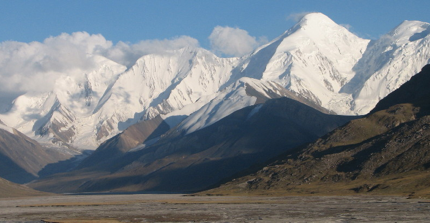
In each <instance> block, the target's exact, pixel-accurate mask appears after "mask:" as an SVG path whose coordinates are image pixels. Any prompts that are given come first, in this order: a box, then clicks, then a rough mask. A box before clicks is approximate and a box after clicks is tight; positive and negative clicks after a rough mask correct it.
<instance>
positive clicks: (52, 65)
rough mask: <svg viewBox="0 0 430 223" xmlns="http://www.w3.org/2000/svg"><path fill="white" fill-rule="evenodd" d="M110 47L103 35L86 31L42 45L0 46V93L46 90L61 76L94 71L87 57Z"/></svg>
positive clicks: (32, 43) (11, 43)
mask: <svg viewBox="0 0 430 223" xmlns="http://www.w3.org/2000/svg"><path fill="white" fill-rule="evenodd" d="M111 46H112V43H111V42H110V41H106V39H105V38H104V37H103V36H101V35H90V34H88V33H85V32H77V33H73V34H61V35H59V36H56V37H49V38H47V39H45V41H44V42H43V43H41V42H31V43H21V42H12V41H8V42H3V43H0V77H1V79H0V87H1V90H2V91H3V92H9V93H12V94H14V93H15V94H16V93H18V92H29V91H35V92H38V91H45V90H46V89H50V88H52V86H53V83H54V82H55V79H56V78H57V77H58V76H59V75H61V74H64V73H68V72H70V71H71V70H83V71H85V70H89V69H91V68H93V66H94V61H93V58H92V57H90V56H89V55H91V54H93V53H94V52H95V50H96V49H100V48H109V47H111Z"/></svg>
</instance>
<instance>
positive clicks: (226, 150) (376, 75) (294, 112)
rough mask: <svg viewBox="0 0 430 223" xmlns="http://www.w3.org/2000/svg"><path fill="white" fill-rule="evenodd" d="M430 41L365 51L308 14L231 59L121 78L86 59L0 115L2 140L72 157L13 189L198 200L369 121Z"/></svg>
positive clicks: (396, 34)
mask: <svg viewBox="0 0 430 223" xmlns="http://www.w3.org/2000/svg"><path fill="white" fill-rule="evenodd" d="M429 30H430V24H429V23H425V22H419V21H405V22H403V23H402V24H400V25H399V26H397V27H396V28H394V29H393V30H392V31H390V32H389V33H387V34H386V35H384V36H382V37H381V38H380V39H378V40H367V39H362V38H360V37H357V36H356V35H355V34H353V33H351V32H350V31H348V30H347V29H346V28H345V27H343V26H341V25H338V24H336V23H335V22H333V21H332V20H331V19H330V18H328V17H327V16H325V15H323V14H321V13H310V14H308V15H306V16H304V17H303V18H302V19H301V20H300V21H299V22H298V23H297V24H296V25H295V26H293V27H292V28H290V29H289V30H287V31H286V32H285V33H283V34H282V35H281V36H279V37H278V38H276V39H274V40H273V41H271V42H269V43H267V44H266V45H264V46H261V47H260V48H258V49H257V50H255V52H253V53H252V54H250V55H247V56H244V57H241V58H219V57H217V56H216V55H214V54H213V53H212V52H209V51H207V50H205V49H202V48H196V47H185V48H181V49H178V50H169V51H165V52H158V53H153V54H148V55H145V56H143V57H141V58H139V59H138V60H137V61H136V62H135V64H133V65H131V66H128V67H126V66H124V65H122V64H119V63H117V62H114V61H112V60H110V59H108V58H105V57H103V56H100V55H93V57H94V64H95V65H94V69H93V70H92V71H91V72H82V71H79V70H73V71H70V72H73V75H69V76H68V75H63V76H59V78H58V79H57V80H56V81H55V86H54V89H53V90H52V91H51V90H50V91H47V92H42V93H37V94H35V93H24V94H22V95H20V96H19V97H17V98H16V99H15V100H14V101H13V102H11V104H6V105H1V106H0V107H1V108H8V109H6V110H4V111H3V112H2V113H1V114H0V120H2V121H3V122H4V123H3V124H4V126H5V128H10V127H12V128H14V129H15V130H16V131H19V132H22V133H23V135H26V136H28V137H30V138H32V139H34V140H36V141H38V143H39V144H41V145H43V147H47V148H49V149H47V148H42V150H44V151H55V152H53V153H56V154H57V153H59V154H63V156H64V157H70V155H71V154H73V155H80V156H77V157H75V158H72V159H70V160H64V158H62V159H56V160H55V159H53V160H49V159H50V158H46V159H45V158H43V160H47V161H42V162H41V163H42V164H41V165H40V166H37V167H34V166H33V167H31V168H27V169H26V171H25V172H27V173H29V174H30V175H28V176H29V177H27V178H26V177H25V176H24V175H25V174H24V175H23V174H21V175H16V179H14V181H15V182H28V181H29V180H30V179H33V178H36V177H38V176H46V177H45V178H43V179H41V180H39V181H37V182H33V183H32V184H31V185H32V187H34V188H38V189H41V190H48V191H57V192H65V191H67V192H77V191H81V192H83V191H138V190H147V191H149V190H158V191H195V190H201V189H204V188H207V187H209V186H211V185H213V184H216V183H217V182H219V181H220V180H222V179H224V178H228V177H229V176H232V175H234V174H236V173H238V172H240V171H245V170H246V169H248V168H250V167H252V166H258V165H260V164H261V163H264V162H266V161H267V160H269V159H271V158H273V157H275V156H278V155H279V154H281V153H283V152H286V151H289V150H290V149H293V148H296V147H297V146H300V145H303V144H305V143H310V142H312V141H314V140H317V139H318V138H319V137H321V136H323V135H325V134H327V133H328V132H330V131H332V130H334V129H336V128H337V127H339V126H342V125H344V124H345V123H347V122H348V121H350V120H353V119H357V118H361V115H365V114H367V113H368V112H370V111H371V110H372V109H374V107H375V105H377V103H378V102H379V101H380V100H381V99H383V98H384V97H385V96H387V95H389V94H390V93H392V92H393V91H395V90H396V89H397V88H399V87H400V86H401V85H402V84H404V83H405V82H407V81H408V80H409V79H410V78H411V77H412V76H414V75H415V74H416V73H418V72H419V71H420V69H421V68H422V67H423V66H425V65H426V64H428V63H429V61H430V35H429V34H430V32H429ZM72 76H73V77H72ZM77 77H78V78H77ZM380 103H383V102H382V101H381V102H380ZM378 106H382V105H381V104H378ZM339 115H342V116H339ZM360 120H361V119H360ZM365 120H366V119H365ZM356 121H357V120H356ZM357 122H360V121H357ZM351 123H355V121H353V122H351ZM348 125H349V124H348ZM372 125H373V124H372ZM375 128H376V127H375ZM384 128H385V129H387V128H389V127H387V126H386V127H380V128H379V127H378V126H377V128H376V129H379V130H381V129H382V130H381V131H383V130H384ZM379 130H375V132H373V133H372V134H380V133H381V132H379ZM336 131H338V130H336ZM363 131H364V130H363ZM384 131H385V130H384ZM365 132H366V133H365V136H363V137H367V136H368V135H367V134H368V133H367V132H368V131H365ZM369 134H370V133H369ZM344 135H347V134H346V133H345V134H344ZM373 136H375V135H373ZM354 137H361V136H360V134H358V135H356V136H354ZM8 148H9V150H10V149H11V148H13V147H8ZM86 150H90V151H94V152H93V153H92V154H91V155H90V156H88V157H86V158H85V159H84V158H83V157H85V156H86V154H87V153H86V152H85V151H86ZM25 153H27V152H26V151H24V150H23V151H22V153H21V154H25ZM37 154H38V153H37V152H36V154H34V155H31V156H34V157H37V156H38V155H37ZM41 154H42V152H41ZM16 157H19V156H16ZM13 160H15V161H14V162H16V163H17V162H18V161H16V159H13ZM59 160H63V161H62V162H58V161H59ZM55 162H57V163H55ZM48 164H49V165H48ZM6 172H7V173H4V174H8V173H11V172H10V171H6ZM61 172H63V173H61ZM23 173H24V172H23ZM54 173H57V174H54ZM51 174H54V175H52V176H48V175H51ZM0 177H4V175H0ZM7 179H11V180H12V178H7Z"/></svg>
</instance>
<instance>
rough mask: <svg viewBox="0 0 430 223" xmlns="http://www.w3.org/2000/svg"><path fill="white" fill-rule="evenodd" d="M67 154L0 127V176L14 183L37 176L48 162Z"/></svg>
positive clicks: (63, 157)
mask: <svg viewBox="0 0 430 223" xmlns="http://www.w3.org/2000/svg"><path fill="white" fill-rule="evenodd" d="M67 158H68V156H65V155H63V154H60V153H58V152H55V151H48V150H47V149H45V148H43V147H42V146H41V145H40V144H39V143H37V142H36V141H34V140H32V139H30V138H28V137H27V136H25V135H24V134H22V133H20V132H18V131H17V130H13V133H11V132H8V131H6V130H3V129H0V177H2V178H5V179H7V180H9V181H12V182H15V183H26V182H29V181H31V180H34V179H36V178H37V177H38V172H39V171H40V170H41V169H42V168H43V167H45V166H46V165H47V164H49V163H55V162H57V161H59V160H62V159H67Z"/></svg>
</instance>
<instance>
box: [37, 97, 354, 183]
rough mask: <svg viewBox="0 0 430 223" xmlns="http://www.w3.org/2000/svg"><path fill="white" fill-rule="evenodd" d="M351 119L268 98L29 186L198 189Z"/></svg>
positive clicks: (288, 100)
mask: <svg viewBox="0 0 430 223" xmlns="http://www.w3.org/2000/svg"><path fill="white" fill-rule="evenodd" d="M314 107H316V106H314ZM321 110H322V109H321ZM353 118H355V117H345V116H336V115H329V114H325V113H323V112H321V111H319V110H317V109H315V108H312V107H310V106H308V105H305V104H303V103H301V102H298V101H296V100H293V99H290V98H279V99H272V100H268V101H266V102H265V103H264V104H260V105H255V106H251V107H247V108H244V109H242V110H239V111H237V112H235V113H233V114H231V115H229V116H227V117H226V118H224V119H222V120H220V121H219V122H217V123H215V124H213V125H211V126H208V127H206V128H204V129H201V130H199V131H196V132H194V133H191V134H189V135H182V134H181V133H180V132H177V131H176V130H175V129H172V130H170V131H169V132H168V133H166V134H165V135H163V136H162V137H161V139H160V140H159V141H158V142H157V143H156V144H154V145H152V146H148V147H145V148H141V149H140V150H135V149H133V150H128V149H127V150H126V151H122V152H121V151H120V150H119V149H115V151H117V153H115V154H116V156H115V157H109V158H106V159H100V158H96V157H95V156H94V157H92V158H91V157H90V158H89V159H92V160H98V161H97V162H94V163H90V162H88V160H87V161H86V162H85V163H84V165H81V167H80V169H77V170H75V171H72V172H68V173H63V174H57V175H53V176H51V177H47V178H45V179H41V180H39V181H37V182H34V183H32V184H31V187H33V188H36V189H39V190H43V191H56V192H96V191H169V192H187V191H197V190H202V189H204V188H207V187H209V186H211V185H213V184H215V183H217V182H219V181H220V180H221V179H223V178H226V177H229V176H231V175H233V174H235V173H237V172H239V171H242V170H244V169H247V168H249V167H251V166H252V165H254V164H258V163H262V162H265V161H267V160H268V159H270V158H272V157H274V156H277V155H279V154H281V153H283V152H285V151H286V150H288V149H291V148H294V147H297V146H299V145H302V144H304V143H308V142H311V141H313V140H315V139H317V138H318V137H320V136H322V135H324V134H326V133H327V132H329V131H331V130H333V129H335V128H336V127H338V126H340V125H342V124H344V123H346V122H348V121H349V120H351V119H353ZM116 145H118V144H116ZM108 149H109V148H103V151H108ZM103 153H104V152H103ZM95 154H96V153H95ZM100 154H102V153H101V152H100ZM101 160H103V161H101Z"/></svg>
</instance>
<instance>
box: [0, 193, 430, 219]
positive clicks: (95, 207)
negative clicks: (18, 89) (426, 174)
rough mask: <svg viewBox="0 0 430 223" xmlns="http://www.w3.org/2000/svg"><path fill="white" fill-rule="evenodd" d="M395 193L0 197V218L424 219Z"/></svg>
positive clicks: (418, 204) (429, 214)
mask: <svg viewBox="0 0 430 223" xmlns="http://www.w3.org/2000/svg"><path fill="white" fill-rule="evenodd" d="M428 219H430V201H429V200H419V199H407V198H405V197H397V196H288V197H263V196H184V195H180V194H174V195H171V194H169V195H166V194H138V195H66V196H46V197H30V198H13V199H2V200H0V222H18V221H22V222H26V221H31V222H426V221H428Z"/></svg>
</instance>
